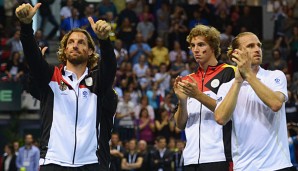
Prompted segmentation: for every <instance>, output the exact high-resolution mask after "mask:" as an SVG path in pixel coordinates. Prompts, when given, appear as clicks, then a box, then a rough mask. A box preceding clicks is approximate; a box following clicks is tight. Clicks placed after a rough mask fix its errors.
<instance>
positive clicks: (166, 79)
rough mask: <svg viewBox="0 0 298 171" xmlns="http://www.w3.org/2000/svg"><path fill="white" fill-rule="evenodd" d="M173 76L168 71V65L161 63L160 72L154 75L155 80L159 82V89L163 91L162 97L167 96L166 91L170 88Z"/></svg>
mask: <svg viewBox="0 0 298 171" xmlns="http://www.w3.org/2000/svg"><path fill="white" fill-rule="evenodd" d="M170 80H171V76H170V74H169V72H168V71H167V65H166V64H165V63H161V64H160V66H159V72H158V73H156V74H155V75H154V81H156V82H157V83H158V85H159V86H158V89H159V90H160V92H161V95H162V97H165V93H166V92H168V91H169V90H170V88H171V87H170Z"/></svg>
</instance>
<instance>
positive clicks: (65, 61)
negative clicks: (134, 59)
mask: <svg viewBox="0 0 298 171" xmlns="http://www.w3.org/2000/svg"><path fill="white" fill-rule="evenodd" d="M40 6H41V3H38V4H36V5H35V6H34V7H32V6H31V5H30V4H22V5H20V6H19V7H18V8H17V9H16V16H17V18H18V19H19V20H20V21H21V41H22V44H23V47H24V54H25V56H26V60H27V62H28V66H29V70H30V74H31V78H32V79H34V83H36V84H37V85H38V86H36V87H37V88H38V90H37V92H39V93H40V101H41V117H42V120H41V122H42V123H41V132H42V135H41V142H40V149H41V154H40V161H39V163H40V171H51V170H70V171H72V170H108V167H109V163H110V148H109V140H110V138H111V129H112V126H113V116H114V113H115V110H116V107H117V95H116V93H115V91H113V89H112V84H113V81H114V77H115V73H116V58H115V54H114V51H113V50H114V49H113V47H112V45H111V43H110V41H109V38H108V37H109V32H110V31H111V27H110V25H109V24H108V23H106V22H105V21H102V20H99V21H97V22H96V23H94V21H93V19H92V18H91V17H89V22H90V25H91V27H92V29H93V30H94V32H95V33H96V35H97V37H98V39H99V40H98V41H99V44H100V47H101V58H99V55H98V54H97V53H96V49H95V43H94V42H93V40H92V38H91V36H90V35H89V33H88V32H87V31H86V30H83V29H74V30H71V31H70V32H68V33H67V34H66V35H65V36H64V37H63V38H62V40H61V42H60V47H59V51H58V59H59V61H60V62H61V63H62V67H60V68H58V67H56V66H52V65H50V64H48V63H47V62H46V61H45V60H44V58H43V57H42V54H41V52H40V50H39V48H38V46H37V44H36V41H35V39H34V36H33V29H32V17H33V16H34V15H35V14H36V12H37V10H38V9H39V7H40ZM95 66H97V67H96V68H94V67H95Z"/></svg>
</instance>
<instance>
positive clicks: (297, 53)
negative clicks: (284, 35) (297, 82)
mask: <svg viewBox="0 0 298 171" xmlns="http://www.w3.org/2000/svg"><path fill="white" fill-rule="evenodd" d="M292 30H293V37H291V38H290V39H289V45H290V56H289V60H290V63H291V64H292V68H293V73H295V72H298V25H297V26H295V27H293V28H292Z"/></svg>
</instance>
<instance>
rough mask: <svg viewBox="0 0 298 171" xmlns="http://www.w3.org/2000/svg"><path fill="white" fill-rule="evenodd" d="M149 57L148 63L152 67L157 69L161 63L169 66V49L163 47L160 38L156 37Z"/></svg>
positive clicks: (162, 41)
mask: <svg viewBox="0 0 298 171" xmlns="http://www.w3.org/2000/svg"><path fill="white" fill-rule="evenodd" d="M151 54H152V55H151V56H150V58H149V62H150V64H151V66H153V67H159V66H160V65H161V64H162V63H163V64H166V66H169V64H170V59H169V49H168V48H167V47H165V46H164V40H163V39H162V38H161V37H157V38H156V40H155V46H154V47H152V49H151Z"/></svg>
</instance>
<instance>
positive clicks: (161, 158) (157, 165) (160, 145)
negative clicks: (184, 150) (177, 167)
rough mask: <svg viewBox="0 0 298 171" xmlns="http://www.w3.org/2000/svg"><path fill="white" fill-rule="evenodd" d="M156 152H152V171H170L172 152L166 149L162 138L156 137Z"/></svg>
mask: <svg viewBox="0 0 298 171" xmlns="http://www.w3.org/2000/svg"><path fill="white" fill-rule="evenodd" d="M156 143H157V144H156V150H154V151H153V152H152V156H151V166H152V170H153V171H159V170H161V169H162V170H163V171H171V162H172V156H173V154H172V152H171V151H170V150H169V149H167V141H166V138H165V137H163V136H158V137H156Z"/></svg>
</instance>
